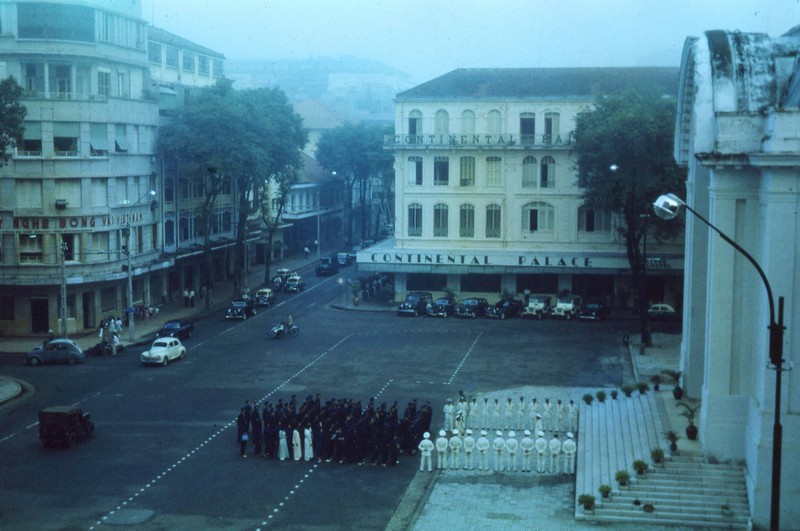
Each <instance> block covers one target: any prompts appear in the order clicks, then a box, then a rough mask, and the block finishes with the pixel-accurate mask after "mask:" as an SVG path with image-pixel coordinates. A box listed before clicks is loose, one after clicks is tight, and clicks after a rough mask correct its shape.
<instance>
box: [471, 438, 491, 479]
mask: <svg viewBox="0 0 800 531" xmlns="http://www.w3.org/2000/svg"><path fill="white" fill-rule="evenodd" d="M475 445H476V446H477V448H478V470H489V448H490V447H491V443H489V439H488V438H487V437H486V430H481V436H480V437H478V441H477V442H476V443H475Z"/></svg>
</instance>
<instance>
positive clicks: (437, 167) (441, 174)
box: [433, 157, 450, 186]
mask: <svg viewBox="0 0 800 531" xmlns="http://www.w3.org/2000/svg"><path fill="white" fill-rule="evenodd" d="M449 183H450V159H449V158H447V157H434V158H433V184H435V185H441V186H447V185H448V184H449Z"/></svg>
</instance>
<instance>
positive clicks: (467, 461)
mask: <svg viewBox="0 0 800 531" xmlns="http://www.w3.org/2000/svg"><path fill="white" fill-rule="evenodd" d="M474 450H475V437H473V436H472V430H470V429H469V428H468V429H467V434H466V435H465V436H464V470H473V469H474V468H475V467H474V466H473V464H472V453H473V452H474Z"/></svg>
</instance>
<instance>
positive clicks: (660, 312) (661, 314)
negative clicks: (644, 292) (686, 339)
mask: <svg viewBox="0 0 800 531" xmlns="http://www.w3.org/2000/svg"><path fill="white" fill-rule="evenodd" d="M647 317H649V318H650V319H652V320H653V321H676V320H677V319H678V313H677V312H676V311H675V308H673V307H672V306H670V305H669V304H664V303H663V302H660V303H658V304H651V305H650V307H649V308H648V309H647Z"/></svg>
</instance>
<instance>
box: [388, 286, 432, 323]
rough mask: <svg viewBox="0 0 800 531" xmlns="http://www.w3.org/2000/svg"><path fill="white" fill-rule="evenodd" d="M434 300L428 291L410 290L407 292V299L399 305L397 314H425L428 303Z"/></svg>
mask: <svg viewBox="0 0 800 531" xmlns="http://www.w3.org/2000/svg"><path fill="white" fill-rule="evenodd" d="M432 300H433V295H431V294H430V293H429V292H427V291H410V292H408V293H407V294H406V300H404V301H403V302H401V303H400V306H398V307H397V315H413V316H414V317H416V316H418V315H420V314H424V313H426V312H427V310H428V303H429V302H431V301H432Z"/></svg>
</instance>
